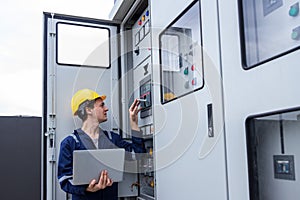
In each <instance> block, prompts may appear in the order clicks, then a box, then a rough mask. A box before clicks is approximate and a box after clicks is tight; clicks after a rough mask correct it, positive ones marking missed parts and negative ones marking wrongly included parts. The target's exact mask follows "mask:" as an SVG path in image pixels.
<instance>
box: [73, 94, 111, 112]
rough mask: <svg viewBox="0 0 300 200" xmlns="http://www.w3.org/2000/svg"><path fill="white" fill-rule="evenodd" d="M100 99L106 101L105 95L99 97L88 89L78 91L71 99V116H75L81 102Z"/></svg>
mask: <svg viewBox="0 0 300 200" xmlns="http://www.w3.org/2000/svg"><path fill="white" fill-rule="evenodd" d="M97 98H101V99H102V100H104V99H106V96H105V95H99V94H98V93H97V92H95V91H93V90H90V89H82V90H78V91H77V92H76V93H75V94H74V95H73V97H72V101H71V108H72V113H73V115H76V114H77V110H78V108H79V106H80V104H82V103H83V102H85V101H87V100H89V101H91V100H95V99H97Z"/></svg>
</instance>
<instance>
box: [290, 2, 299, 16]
mask: <svg viewBox="0 0 300 200" xmlns="http://www.w3.org/2000/svg"><path fill="white" fill-rule="evenodd" d="M298 14H299V3H296V4H294V5H292V6H291V7H290V10H289V15H290V16H291V17H296V16H297V15H298Z"/></svg>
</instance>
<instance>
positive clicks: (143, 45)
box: [132, 8, 155, 200]
mask: <svg viewBox="0 0 300 200" xmlns="http://www.w3.org/2000/svg"><path fill="white" fill-rule="evenodd" d="M150 32H151V29H150V12H149V8H146V9H145V10H144V11H143V12H142V13H141V15H140V16H139V18H138V19H137V21H136V22H135V23H134V25H133V27H132V47H133V50H132V51H133V52H132V62H133V83H134V94H133V95H134V98H138V99H140V108H141V111H140V112H139V120H138V123H139V124H138V125H139V127H140V129H141V131H142V133H143V138H144V143H145V148H146V150H147V152H146V153H145V154H143V156H142V158H141V159H140V160H139V164H138V166H139V191H140V194H139V199H143V200H152V199H155V197H154V193H155V192H154V188H155V170H154V162H153V161H154V150H153V135H154V126H153V116H152V105H153V104H152V74H151V72H152V63H151V42H150V39H151V38H150Z"/></svg>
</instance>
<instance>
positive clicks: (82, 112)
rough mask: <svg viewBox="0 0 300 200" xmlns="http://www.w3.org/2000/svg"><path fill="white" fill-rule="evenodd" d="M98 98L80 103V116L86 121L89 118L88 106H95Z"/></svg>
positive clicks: (78, 112)
mask: <svg viewBox="0 0 300 200" xmlns="http://www.w3.org/2000/svg"><path fill="white" fill-rule="evenodd" d="M95 102H96V100H87V101H84V102H83V103H82V104H80V105H79V107H78V110H77V115H78V117H79V118H80V119H81V120H82V122H84V121H85V120H86V119H87V113H86V108H94V105H95Z"/></svg>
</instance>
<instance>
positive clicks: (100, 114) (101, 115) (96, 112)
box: [93, 98, 108, 123]
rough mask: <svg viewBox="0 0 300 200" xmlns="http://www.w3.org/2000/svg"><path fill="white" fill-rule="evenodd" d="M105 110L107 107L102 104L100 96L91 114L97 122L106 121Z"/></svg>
mask: <svg viewBox="0 0 300 200" xmlns="http://www.w3.org/2000/svg"><path fill="white" fill-rule="evenodd" d="M107 111H108V108H107V107H106V105H105V104H104V101H103V100H102V99H100V98H99V99H97V100H96V101H95V104H94V108H93V116H94V117H95V118H97V120H98V122H99V123H101V122H105V121H107Z"/></svg>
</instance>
